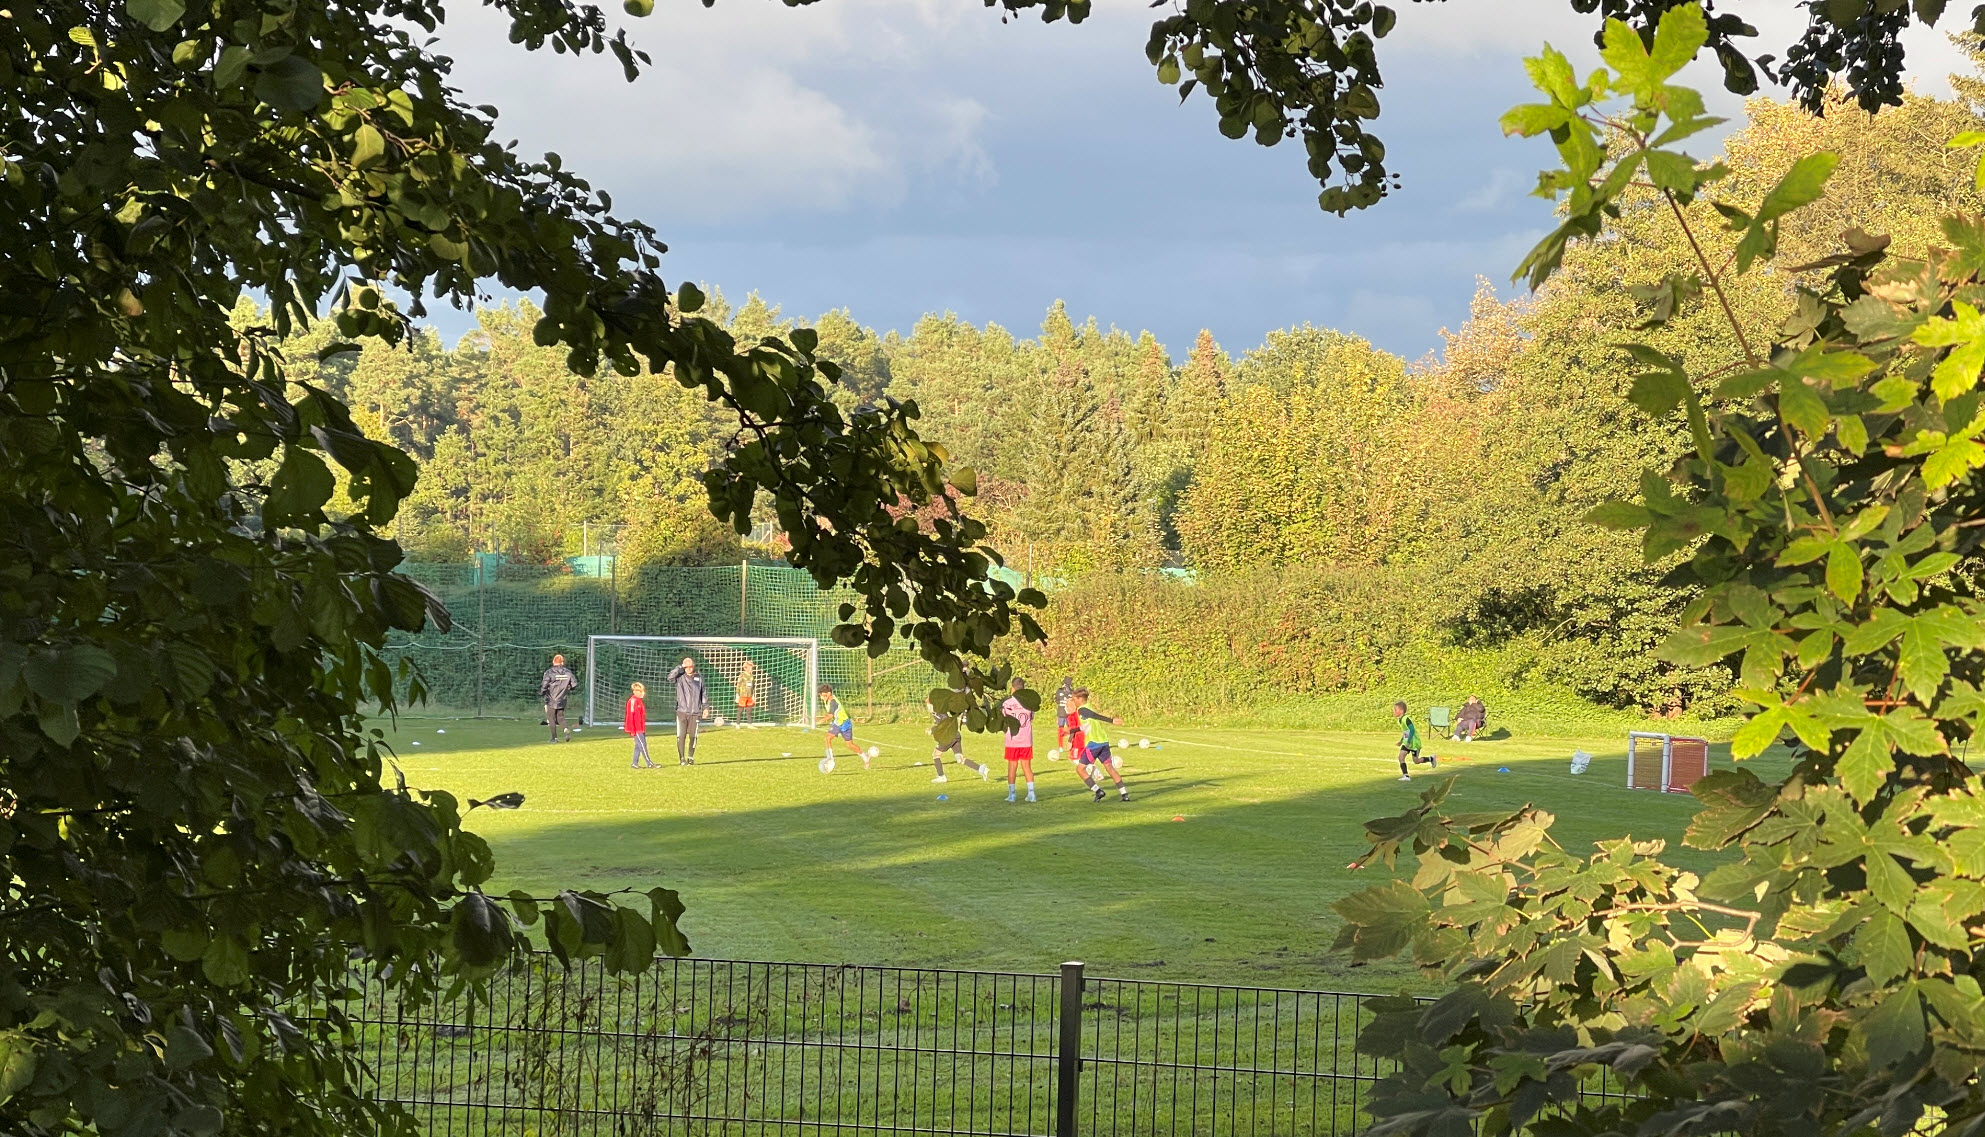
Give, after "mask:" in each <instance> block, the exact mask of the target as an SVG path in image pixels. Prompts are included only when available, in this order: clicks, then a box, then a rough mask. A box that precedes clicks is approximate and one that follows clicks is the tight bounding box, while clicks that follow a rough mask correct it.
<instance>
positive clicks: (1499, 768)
mask: <svg viewBox="0 0 1985 1137" xmlns="http://www.w3.org/2000/svg"><path fill="white" fill-rule="evenodd" d="M1496 773H1498V774H1507V773H1509V767H1508V766H1497V767H1496Z"/></svg>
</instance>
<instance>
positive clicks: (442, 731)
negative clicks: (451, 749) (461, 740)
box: [434, 728, 448, 734]
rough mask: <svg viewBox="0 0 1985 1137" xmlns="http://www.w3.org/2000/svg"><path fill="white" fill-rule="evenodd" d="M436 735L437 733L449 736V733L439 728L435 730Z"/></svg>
mask: <svg viewBox="0 0 1985 1137" xmlns="http://www.w3.org/2000/svg"><path fill="white" fill-rule="evenodd" d="M434 733H436V734H447V733H448V732H447V731H445V730H441V729H439V728H437V729H436V730H435V732H434Z"/></svg>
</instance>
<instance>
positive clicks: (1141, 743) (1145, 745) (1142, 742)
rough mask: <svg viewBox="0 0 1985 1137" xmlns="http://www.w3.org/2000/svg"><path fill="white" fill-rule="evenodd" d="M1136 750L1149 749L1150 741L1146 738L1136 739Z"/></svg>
mask: <svg viewBox="0 0 1985 1137" xmlns="http://www.w3.org/2000/svg"><path fill="white" fill-rule="evenodd" d="M1137 748H1138V749H1139V750H1149V749H1151V740H1150V739H1148V738H1140V739H1138V740H1137Z"/></svg>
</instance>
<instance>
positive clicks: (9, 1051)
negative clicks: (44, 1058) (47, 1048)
mask: <svg viewBox="0 0 1985 1137" xmlns="http://www.w3.org/2000/svg"><path fill="white" fill-rule="evenodd" d="M36 1065H37V1061H36V1058H35V1044H34V1038H33V1037H32V1036H30V1035H28V1034H27V1033H26V1032H24V1031H18V1030H8V1031H0V1105H5V1104H6V1103H7V1100H8V1099H9V1098H11V1097H13V1096H14V1095H15V1094H17V1093H20V1092H21V1091H22V1090H25V1089H27V1088H28V1086H30V1085H31V1084H33V1082H34V1072H35V1067H36Z"/></svg>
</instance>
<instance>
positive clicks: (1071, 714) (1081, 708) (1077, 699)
mask: <svg viewBox="0 0 1985 1137" xmlns="http://www.w3.org/2000/svg"><path fill="white" fill-rule="evenodd" d="M1068 708H1069V710H1068V745H1069V749H1070V750H1071V751H1072V752H1073V756H1074V758H1075V761H1076V763H1077V765H1076V767H1075V772H1076V773H1077V774H1078V775H1080V776H1081V778H1082V784H1083V785H1085V786H1088V787H1089V788H1090V789H1091V790H1092V791H1094V792H1095V794H1096V800H1097V801H1102V800H1103V798H1104V796H1105V790H1104V788H1103V779H1102V776H1101V775H1100V774H1099V775H1097V776H1096V777H1095V778H1094V779H1093V780H1092V779H1091V778H1090V776H1089V767H1091V766H1100V767H1102V769H1103V770H1104V772H1106V773H1108V774H1109V775H1110V777H1111V779H1113V780H1114V781H1115V782H1116V784H1117V795H1118V799H1119V800H1121V801H1129V800H1130V787H1129V786H1127V785H1124V783H1123V774H1122V773H1121V772H1120V771H1119V770H1118V769H1117V762H1116V759H1115V758H1114V757H1113V756H1112V755H1111V754H1110V743H1109V740H1108V739H1104V740H1103V741H1101V742H1091V741H1089V735H1088V732H1087V731H1085V730H1083V728H1082V724H1083V723H1084V722H1100V723H1105V724H1108V725H1110V726H1122V725H1123V720H1122V719H1120V718H1113V717H1111V716H1110V715H1106V714H1103V713H1102V712H1100V711H1092V710H1090V709H1089V688H1087V687H1077V688H1076V689H1075V690H1074V691H1073V692H1072V693H1070V695H1069V697H1068Z"/></svg>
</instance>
